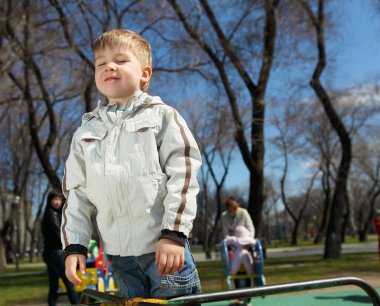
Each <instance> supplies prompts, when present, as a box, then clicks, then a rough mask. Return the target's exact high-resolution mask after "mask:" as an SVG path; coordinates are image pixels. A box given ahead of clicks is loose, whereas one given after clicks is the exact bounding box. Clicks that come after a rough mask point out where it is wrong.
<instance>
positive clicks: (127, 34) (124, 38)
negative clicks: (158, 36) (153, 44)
mask: <svg viewBox="0 0 380 306" xmlns="http://www.w3.org/2000/svg"><path fill="white" fill-rule="evenodd" d="M112 47H123V48H126V49H127V50H130V51H132V52H133V54H134V55H136V57H137V58H138V60H139V61H140V64H141V66H142V67H147V66H150V67H152V55H151V48H150V44H149V43H148V41H147V40H146V39H145V38H144V37H142V36H141V35H140V34H138V33H136V32H134V31H131V30H126V29H115V30H111V31H108V32H104V33H103V34H102V35H100V36H98V38H96V40H95V43H94V50H93V51H94V57H95V55H96V52H98V51H100V50H104V49H106V48H112ZM148 87H149V81H148V82H146V83H144V84H141V90H142V91H144V92H146V91H147V90H148Z"/></svg>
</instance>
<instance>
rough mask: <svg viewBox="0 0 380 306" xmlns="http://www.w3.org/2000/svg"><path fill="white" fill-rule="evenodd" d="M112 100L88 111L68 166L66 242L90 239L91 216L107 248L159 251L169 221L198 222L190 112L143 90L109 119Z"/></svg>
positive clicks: (174, 225)
mask: <svg viewBox="0 0 380 306" xmlns="http://www.w3.org/2000/svg"><path fill="white" fill-rule="evenodd" d="M107 104H108V102H107V101H100V102H99V105H98V107H97V108H96V109H95V110H94V111H93V112H91V113H87V114H85V115H84V116H83V118H82V125H81V126H80V127H79V128H78V130H77V131H76V132H75V134H74V136H73V140H72V143H71V148H70V154H69V157H68V159H67V162H66V166H65V174H64V177H63V192H64V195H65V197H66V198H67V201H66V203H65V206H64V208H63V220H62V228H61V231H62V233H61V237H62V244H63V248H66V247H67V246H68V245H71V244H80V245H83V246H84V247H87V246H88V244H89V241H90V237H91V233H92V225H91V220H90V216H91V213H92V212H93V210H94V209H96V210H97V218H96V221H97V226H98V229H99V234H100V236H101V239H102V243H103V249H104V251H105V252H106V253H107V254H110V255H120V256H139V255H142V254H147V253H151V252H155V249H156V243H157V241H158V237H159V236H160V234H161V230H162V229H169V230H174V231H179V232H182V233H184V234H185V235H186V236H188V235H189V232H190V231H191V229H192V224H193V220H194V218H195V214H196V208H197V205H196V195H197V193H198V190H199V186H198V183H197V173H198V170H199V168H200V166H201V155H200V152H199V149H198V146H197V144H196V142H195V140H194V137H193V136H192V134H191V132H190V130H189V129H188V127H187V125H186V123H185V121H184V120H183V118H182V117H181V116H180V115H179V114H178V113H177V111H176V110H175V109H173V108H172V107H170V106H168V105H166V104H164V103H163V102H162V101H161V99H160V98H159V97H152V96H149V95H147V94H146V93H142V92H141V91H137V92H136V93H135V94H134V96H133V97H132V98H130V100H129V101H128V103H127V105H128V108H127V109H126V110H125V111H124V113H123V114H122V116H119V117H118V118H117V119H115V120H114V121H113V120H110V117H109V115H110V113H109V112H107V108H108V107H109V106H107Z"/></svg>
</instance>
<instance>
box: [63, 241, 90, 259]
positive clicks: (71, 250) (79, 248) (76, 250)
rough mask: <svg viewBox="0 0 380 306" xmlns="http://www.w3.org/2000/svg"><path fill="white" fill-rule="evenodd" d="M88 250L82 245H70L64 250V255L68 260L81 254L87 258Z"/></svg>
mask: <svg viewBox="0 0 380 306" xmlns="http://www.w3.org/2000/svg"><path fill="white" fill-rule="evenodd" d="M87 253H88V250H87V248H86V247H84V246H83V245H81V244H70V245H69V246H67V247H66V248H65V249H64V250H63V255H64V257H65V259H66V257H67V256H69V255H72V254H80V255H83V256H84V257H86V258H87Z"/></svg>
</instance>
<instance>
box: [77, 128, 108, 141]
mask: <svg viewBox="0 0 380 306" xmlns="http://www.w3.org/2000/svg"><path fill="white" fill-rule="evenodd" d="M106 135H107V130H100V129H98V130H84V131H83V133H82V135H81V137H80V139H81V140H82V141H84V142H93V141H95V140H102V139H103V138H104V137H106Z"/></svg>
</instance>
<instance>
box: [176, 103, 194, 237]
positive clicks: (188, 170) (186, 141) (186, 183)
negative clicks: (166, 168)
mask: <svg viewBox="0 0 380 306" xmlns="http://www.w3.org/2000/svg"><path fill="white" fill-rule="evenodd" d="M174 121H175V122H176V123H177V125H178V127H179V130H180V132H181V136H182V139H183V142H184V144H185V151H184V154H185V161H186V175H185V181H184V183H183V187H182V192H181V205H180V206H179V208H178V211H177V215H176V218H175V222H174V230H175V231H179V226H180V224H181V217H182V213H183V211H184V210H185V207H186V194H187V190H188V189H189V185H190V176H191V162H190V142H189V139H188V138H187V136H186V133H185V129H184V128H183V126H182V124H181V123H180V122H179V121H178V115H177V112H176V111H175V110H174Z"/></svg>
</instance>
